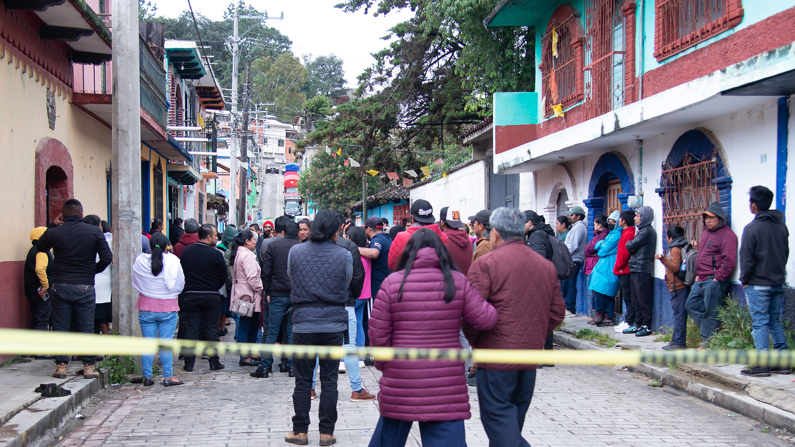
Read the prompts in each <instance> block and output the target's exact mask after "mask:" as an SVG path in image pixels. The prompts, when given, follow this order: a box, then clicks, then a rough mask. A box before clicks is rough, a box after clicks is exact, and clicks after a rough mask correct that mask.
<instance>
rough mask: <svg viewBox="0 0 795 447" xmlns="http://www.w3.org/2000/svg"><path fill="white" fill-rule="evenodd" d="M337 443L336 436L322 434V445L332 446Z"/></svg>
mask: <svg viewBox="0 0 795 447" xmlns="http://www.w3.org/2000/svg"><path fill="white" fill-rule="evenodd" d="M336 443H337V438H336V437H335V436H334V435H327V434H325V433H321V434H320V445H332V444H336Z"/></svg>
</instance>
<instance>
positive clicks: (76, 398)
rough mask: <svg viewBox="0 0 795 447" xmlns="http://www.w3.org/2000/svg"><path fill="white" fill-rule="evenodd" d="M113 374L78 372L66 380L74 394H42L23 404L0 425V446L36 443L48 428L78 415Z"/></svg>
mask: <svg viewBox="0 0 795 447" xmlns="http://www.w3.org/2000/svg"><path fill="white" fill-rule="evenodd" d="M109 383H110V376H109V375H108V372H107V371H100V377H99V379H94V380H85V379H83V377H82V376H77V377H75V378H73V379H72V380H69V381H68V382H66V383H64V384H63V388H64V389H67V390H70V391H71V392H72V394H70V395H69V396H64V397H52V398H41V397H38V398H36V399H35V400H33V402H32V403H31V404H30V405H27V406H25V407H24V408H20V409H19V410H18V411H17V412H15V413H14V415H13V416H11V417H10V418H8V419H7V420H6V421H5V422H4V423H3V424H2V427H0V429H2V432H0V447H25V446H28V445H34V444H35V443H36V442H37V441H38V440H39V439H41V438H42V437H44V436H45V435H46V434H47V432H49V431H54V430H56V429H58V428H59V427H60V426H61V425H63V424H64V423H65V422H66V421H67V420H69V419H71V418H72V417H74V415H75V414H77V412H78V410H79V409H80V408H81V407H83V406H84V405H85V404H86V403H87V401H88V400H89V399H91V398H92V397H94V396H95V395H96V394H97V393H99V392H100V391H102V390H103V389H105V388H107V387H108V384H109Z"/></svg>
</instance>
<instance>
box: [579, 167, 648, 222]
mask: <svg viewBox="0 0 795 447" xmlns="http://www.w3.org/2000/svg"><path fill="white" fill-rule="evenodd" d="M634 194H635V182H634V181H633V176H632V170H631V169H630V168H629V164H628V163H627V161H626V159H625V158H624V156H623V155H621V154H617V153H615V152H607V153H605V154H603V155H602V156H601V157H599V160H598V161H597V162H596V166H594V169H593V172H592V173H591V181H590V183H589V185H588V198H587V199H585V200H583V203H585V206H586V207H588V232H589V233H590V234H592V233H593V220H594V218H595V217H596V216H598V215H599V214H610V213H612V212H613V211H615V210H623V209H624V208H626V205H627V198H628V197H629V196H631V195H634ZM589 237H590V236H589Z"/></svg>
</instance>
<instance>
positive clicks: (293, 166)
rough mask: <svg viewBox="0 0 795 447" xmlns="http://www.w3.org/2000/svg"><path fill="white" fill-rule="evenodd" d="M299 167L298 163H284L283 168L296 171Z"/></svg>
mask: <svg viewBox="0 0 795 447" xmlns="http://www.w3.org/2000/svg"><path fill="white" fill-rule="evenodd" d="M300 169H301V168H300V167H299V166H298V163H287V164H286V165H284V170H285V171H288V172H298V171H299V170H300Z"/></svg>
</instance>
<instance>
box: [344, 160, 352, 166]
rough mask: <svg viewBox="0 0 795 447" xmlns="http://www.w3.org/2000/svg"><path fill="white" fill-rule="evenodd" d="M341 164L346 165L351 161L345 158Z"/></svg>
mask: <svg viewBox="0 0 795 447" xmlns="http://www.w3.org/2000/svg"><path fill="white" fill-rule="evenodd" d="M342 164H344V165H345V166H348V165H349V164H351V162H350V161H348V160H345V161H344V162H343V163H342Z"/></svg>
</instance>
